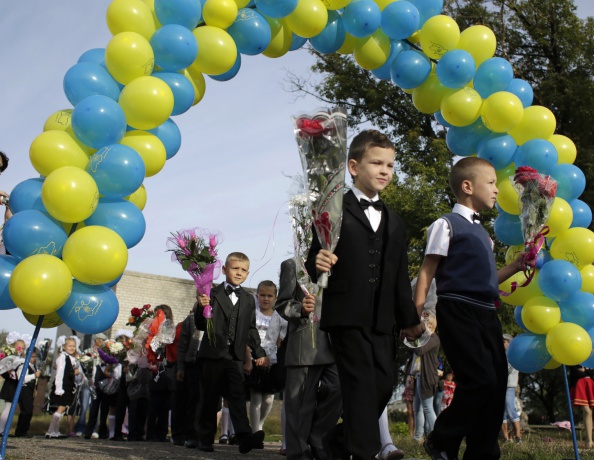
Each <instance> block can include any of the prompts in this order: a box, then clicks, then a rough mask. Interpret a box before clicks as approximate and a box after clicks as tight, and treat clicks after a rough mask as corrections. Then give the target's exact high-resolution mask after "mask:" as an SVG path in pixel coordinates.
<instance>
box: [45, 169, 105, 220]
mask: <svg viewBox="0 0 594 460" xmlns="http://www.w3.org/2000/svg"><path fill="white" fill-rule="evenodd" d="M41 199H42V201H43V205H44V206H45V209H46V210H47V212H49V213H50V215H51V216H52V217H53V218H54V219H58V220H59V221H61V222H69V223H74V222H80V221H83V220H85V219H87V218H88V217H90V216H91V214H93V212H94V211H95V208H96V207H97V203H98V201H99V189H98V188H97V184H95V181H94V180H93V178H92V177H91V176H90V174H89V173H87V172H86V171H84V170H82V169H80V168H77V167H75V166H63V167H62V168H58V169H56V170H54V171H52V172H51V173H50V174H49V175H48V176H47V177H46V179H45V181H44V182H43V186H42V187H41Z"/></svg>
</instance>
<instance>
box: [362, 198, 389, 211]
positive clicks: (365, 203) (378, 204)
mask: <svg viewBox="0 0 594 460" xmlns="http://www.w3.org/2000/svg"><path fill="white" fill-rule="evenodd" d="M359 204H360V205H361V208H363V211H365V210H366V209H367V208H368V207H369V206H373V207H374V208H375V209H377V210H378V211H381V210H382V209H383V208H384V205H383V204H382V202H381V200H377V201H369V200H359Z"/></svg>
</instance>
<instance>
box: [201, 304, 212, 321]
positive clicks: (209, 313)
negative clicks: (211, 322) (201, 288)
mask: <svg viewBox="0 0 594 460" xmlns="http://www.w3.org/2000/svg"><path fill="white" fill-rule="evenodd" d="M202 316H203V317H205V318H206V319H211V318H212V307H211V306H210V305H207V306H206V307H204V310H202Z"/></svg>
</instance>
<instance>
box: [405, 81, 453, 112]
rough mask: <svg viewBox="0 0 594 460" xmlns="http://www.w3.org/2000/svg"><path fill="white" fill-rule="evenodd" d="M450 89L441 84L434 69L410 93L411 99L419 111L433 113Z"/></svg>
mask: <svg viewBox="0 0 594 460" xmlns="http://www.w3.org/2000/svg"><path fill="white" fill-rule="evenodd" d="M450 91H451V89H450V88H447V87H445V86H443V85H442V84H441V82H440V81H439V78H437V75H436V74H435V72H434V71H431V74H430V75H429V78H427V80H425V81H424V82H423V84H421V85H419V86H417V87H416V88H415V89H414V90H413V93H412V101H413V104H414V106H415V107H416V108H417V110H418V111H419V112H421V113H435V112H437V111H438V110H439V109H440V107H441V100H442V99H443V98H444V97H445V95H446V94H448V93H449V92H450Z"/></svg>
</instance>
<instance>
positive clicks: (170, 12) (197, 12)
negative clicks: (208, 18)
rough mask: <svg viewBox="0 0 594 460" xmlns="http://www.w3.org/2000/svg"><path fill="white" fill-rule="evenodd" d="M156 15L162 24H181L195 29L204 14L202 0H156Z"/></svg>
mask: <svg viewBox="0 0 594 460" xmlns="http://www.w3.org/2000/svg"><path fill="white" fill-rule="evenodd" d="M155 15H156V16H157V19H158V20H159V22H160V23H161V25H164V26H165V25H167V24H179V25H180V26H184V27H185V28H187V29H190V30H194V29H195V28H196V26H197V25H198V22H200V18H201V16H202V4H201V3H200V0H155Z"/></svg>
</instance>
